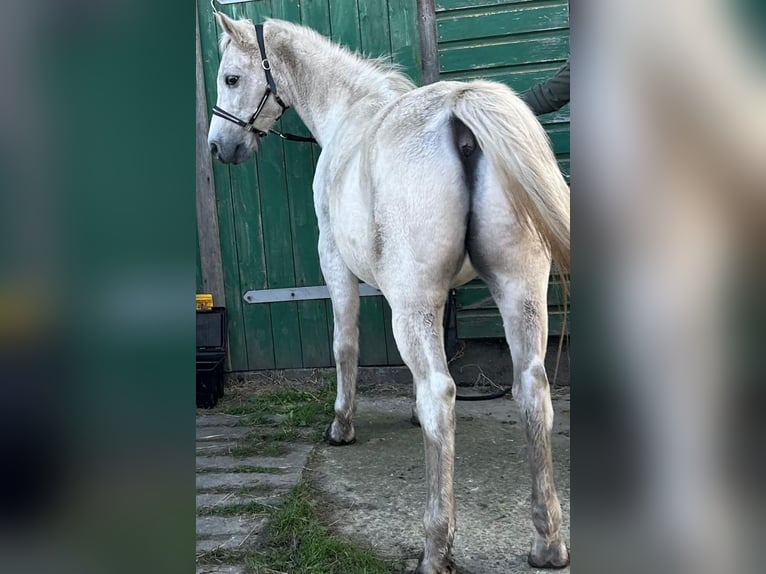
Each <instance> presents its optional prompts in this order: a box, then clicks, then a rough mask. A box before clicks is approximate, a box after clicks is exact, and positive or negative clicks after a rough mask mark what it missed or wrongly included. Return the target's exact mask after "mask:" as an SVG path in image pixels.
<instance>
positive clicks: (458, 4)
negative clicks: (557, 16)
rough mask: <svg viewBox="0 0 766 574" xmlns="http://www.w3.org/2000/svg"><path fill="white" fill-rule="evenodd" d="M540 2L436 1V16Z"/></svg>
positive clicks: (502, 0) (535, 0)
mask: <svg viewBox="0 0 766 574" xmlns="http://www.w3.org/2000/svg"><path fill="white" fill-rule="evenodd" d="M540 3H541V1H540V0H436V14H437V15H438V14H439V12H444V11H447V10H460V9H472V8H477V7H482V8H483V7H488V6H499V5H508V4H524V5H529V6H532V5H534V4H540Z"/></svg>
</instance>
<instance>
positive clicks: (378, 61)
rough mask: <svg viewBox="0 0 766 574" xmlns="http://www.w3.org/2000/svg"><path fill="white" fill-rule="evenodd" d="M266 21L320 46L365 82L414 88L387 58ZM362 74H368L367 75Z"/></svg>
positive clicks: (281, 22) (299, 28)
mask: <svg viewBox="0 0 766 574" xmlns="http://www.w3.org/2000/svg"><path fill="white" fill-rule="evenodd" d="M266 21H267V22H271V23H272V24H277V25H278V26H279V27H280V28H282V29H284V30H289V31H290V33H292V34H296V35H299V36H301V37H303V38H304V39H305V40H307V41H309V42H317V43H319V44H322V45H323V47H324V48H325V49H327V50H328V51H329V52H330V53H331V54H333V55H334V56H337V57H338V59H339V60H340V61H342V62H344V63H347V64H349V65H350V66H353V67H355V68H356V69H357V70H358V71H359V75H360V76H361V75H363V74H364V76H365V80H367V81H373V80H375V79H379V80H380V81H381V83H383V84H386V85H388V87H389V88H391V89H393V90H396V91H402V92H407V91H410V90H412V89H414V88H415V87H416V86H415V84H414V82H413V81H412V80H411V79H410V78H409V77H407V75H405V74H404V73H403V72H402V67H401V66H400V65H399V64H397V63H395V62H393V61H391V60H390V58H389V57H387V56H377V57H370V56H365V55H360V54H358V53H357V52H353V51H351V50H350V49H348V48H346V47H345V46H341V45H340V44H336V43H335V42H333V41H331V40H330V39H329V38H327V37H326V36H323V35H322V34H320V33H319V32H317V31H316V30H313V29H312V28H308V27H306V26H300V25H298V24H293V23H292V22H287V21H285V20H276V19H273V18H268V19H267V20H266ZM364 72H369V74H365V73H364Z"/></svg>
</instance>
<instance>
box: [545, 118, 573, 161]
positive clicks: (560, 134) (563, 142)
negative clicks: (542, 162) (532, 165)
mask: <svg viewBox="0 0 766 574" xmlns="http://www.w3.org/2000/svg"><path fill="white" fill-rule="evenodd" d="M545 131H546V132H547V133H548V137H549V138H550V140H551V147H552V148H553V153H555V154H560V153H566V154H568V153H570V151H571V150H570V145H569V144H570V139H569V124H557V125H556V126H548V127H546V129H545Z"/></svg>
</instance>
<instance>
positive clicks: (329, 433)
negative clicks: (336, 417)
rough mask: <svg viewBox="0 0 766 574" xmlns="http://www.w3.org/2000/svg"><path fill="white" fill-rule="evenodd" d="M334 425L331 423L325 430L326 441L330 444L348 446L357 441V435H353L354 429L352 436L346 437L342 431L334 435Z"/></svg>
mask: <svg viewBox="0 0 766 574" xmlns="http://www.w3.org/2000/svg"><path fill="white" fill-rule="evenodd" d="M332 427H333V425H332V424H331V425H330V426H328V427H327V429H326V430H325V431H324V437H323V440H324V442H325V443H327V444H329V445H330V446H348V445H350V444H354V443H355V442H356V437H355V436H354V435H353V431H352V432H351V438H345V437H343V436H342V434H340V433H339V434H337V435H336V436H333V434H334V433H333V428H332Z"/></svg>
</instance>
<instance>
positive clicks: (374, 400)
mask: <svg viewBox="0 0 766 574" xmlns="http://www.w3.org/2000/svg"><path fill="white" fill-rule="evenodd" d="M557 394H558V395H559V396H558V398H555V399H554V410H555V426H554V430H553V441H552V442H553V460H554V475H555V479H556V484H557V487H558V491H559V497H560V499H561V504H562V511H563V515H564V528H563V531H564V535H565V538H566V539H567V540H569V430H568V429H569V394H568V392H566V391H559V392H558V393H557ZM410 405H411V401H410V399H408V398H405V397H368V396H367V397H365V396H361V397H360V400H359V406H358V411H357V417H356V425H357V426H356V436H357V443H356V444H354V445H352V446H349V447H342V448H338V447H321V448H320V449H319V450H318V452H317V454H316V456H315V458H314V460H313V461H312V469H313V470H312V472H311V473H310V474H309V476H310V479H311V480H312V482H313V483H314V485H315V486H316V487H317V488H318V490H319V492H320V493H321V494H320V496H322V497H323V498H324V499H325V500H324V501H323V502H324V504H323V507H324V508H325V509H326V513H327V516H326V519H327V520H328V521H329V523H331V524H333V525H334V526H333V528H335V529H336V530H337V531H338V532H339V533H341V534H342V535H343V536H345V537H347V538H348V539H350V540H352V541H356V542H357V543H359V544H361V545H365V546H368V547H369V546H372V547H373V548H375V549H376V550H377V552H378V553H379V554H381V555H382V556H384V557H386V558H391V559H394V560H402V558H403V557H406V558H407V559H408V560H407V563H408V565H410V566H411V567H414V566H415V564H416V558H417V556H418V554H419V553H420V551H421V545H422V515H423V505H424V501H425V482H424V467H423V440H422V438H421V432H420V429H419V428H417V427H414V426H412V425H411V423H410V422H409V419H410ZM456 409H457V415H458V420H457V431H456V464H455V499H456V512H457V537H456V541H455V559H456V561H457V565H458V571H459V572H460V574H510V573H516V572H524V573H529V572H535V571H536V569H534V568H531V567H530V566H529V565H528V564H527V552H528V550H529V543H530V541H531V536H532V521H531V517H530V502H529V501H530V492H531V490H530V489H531V480H530V477H529V470H528V466H527V462H526V453H525V449H526V446H525V437H524V431H523V429H522V428H521V425H520V424H519V422H518V414H517V409H516V405H515V404H514V403H513V401H512V400H509V399H496V400H491V401H486V402H458V403H457V407H456ZM540 572H544V571H542V570H541V571H540ZM560 572H569V568H566V569H564V570H561V571H560Z"/></svg>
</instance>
